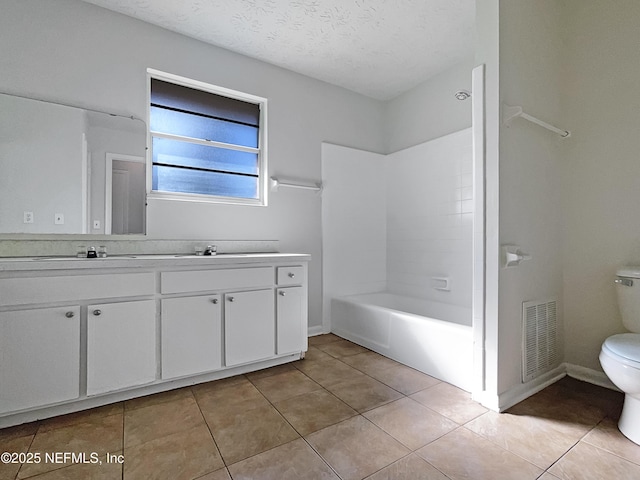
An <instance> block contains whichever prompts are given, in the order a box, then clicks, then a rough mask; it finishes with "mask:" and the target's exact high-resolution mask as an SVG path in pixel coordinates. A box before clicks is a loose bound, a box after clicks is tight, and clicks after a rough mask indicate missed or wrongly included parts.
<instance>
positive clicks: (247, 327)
mask: <svg viewBox="0 0 640 480" xmlns="http://www.w3.org/2000/svg"><path fill="white" fill-rule="evenodd" d="M224 299H225V303H224V305H225V314H224V327H225V330H224V332H225V336H224V338H225V364H226V366H228V367H229V366H234V365H242V364H244V363H249V362H255V361H257V360H263V359H265V358H269V357H273V356H274V355H275V353H276V341H275V312H274V299H273V289H271V288H269V289H264V290H255V291H249V292H231V293H227V294H225V296H224ZM298 318H299V317H298Z"/></svg>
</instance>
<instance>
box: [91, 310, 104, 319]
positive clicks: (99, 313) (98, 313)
mask: <svg viewBox="0 0 640 480" xmlns="http://www.w3.org/2000/svg"><path fill="white" fill-rule="evenodd" d="M93 314H94V315H95V316H96V317H99V316H100V315H102V310H98V309H95V310H94V311H93Z"/></svg>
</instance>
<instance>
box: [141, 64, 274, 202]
mask: <svg viewBox="0 0 640 480" xmlns="http://www.w3.org/2000/svg"><path fill="white" fill-rule="evenodd" d="M149 99H150V101H149V133H150V137H151V165H152V168H151V172H152V174H151V195H152V196H156V197H165V198H178V199H190V200H197V201H212V202H226V203H244V204H254V205H266V188H265V185H266V182H265V177H266V173H265V172H266V151H265V144H266V142H265V141H264V139H265V138H266V136H265V131H266V128H265V125H264V123H265V118H266V99H264V98H260V97H255V96H252V95H247V94H243V93H240V92H235V91H232V90H228V89H223V88H220V87H215V86H213V85H208V84H204V83H202V82H196V81H193V80H189V79H185V78H182V77H176V76H173V75H167V74H161V73H159V72H150V96H149Z"/></svg>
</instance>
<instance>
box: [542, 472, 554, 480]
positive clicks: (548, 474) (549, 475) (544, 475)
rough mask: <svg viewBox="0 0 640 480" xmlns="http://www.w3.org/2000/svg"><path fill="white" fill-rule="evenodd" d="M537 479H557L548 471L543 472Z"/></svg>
mask: <svg viewBox="0 0 640 480" xmlns="http://www.w3.org/2000/svg"><path fill="white" fill-rule="evenodd" d="M538 480H559V479H558V477H556V476H555V475H551V474H550V473H549V472H544V473H543V474H542V476H541V477H538Z"/></svg>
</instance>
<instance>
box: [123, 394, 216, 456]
mask: <svg viewBox="0 0 640 480" xmlns="http://www.w3.org/2000/svg"><path fill="white" fill-rule="evenodd" d="M198 425H204V418H203V417H202V413H200V408H198V404H197V403H196V400H195V398H193V396H192V395H191V393H190V392H189V396H186V397H183V398H180V399H178V400H173V401H170V402H163V403H156V404H153V405H150V406H148V407H143V408H136V409H133V410H127V411H125V414H124V446H125V448H126V447H132V446H134V445H138V444H141V443H146V442H149V441H151V440H154V439H156V438H160V437H164V436H166V435H170V434H172V433H177V432H181V431H183V430H189V429H192V428H194V427H197V426H198Z"/></svg>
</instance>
